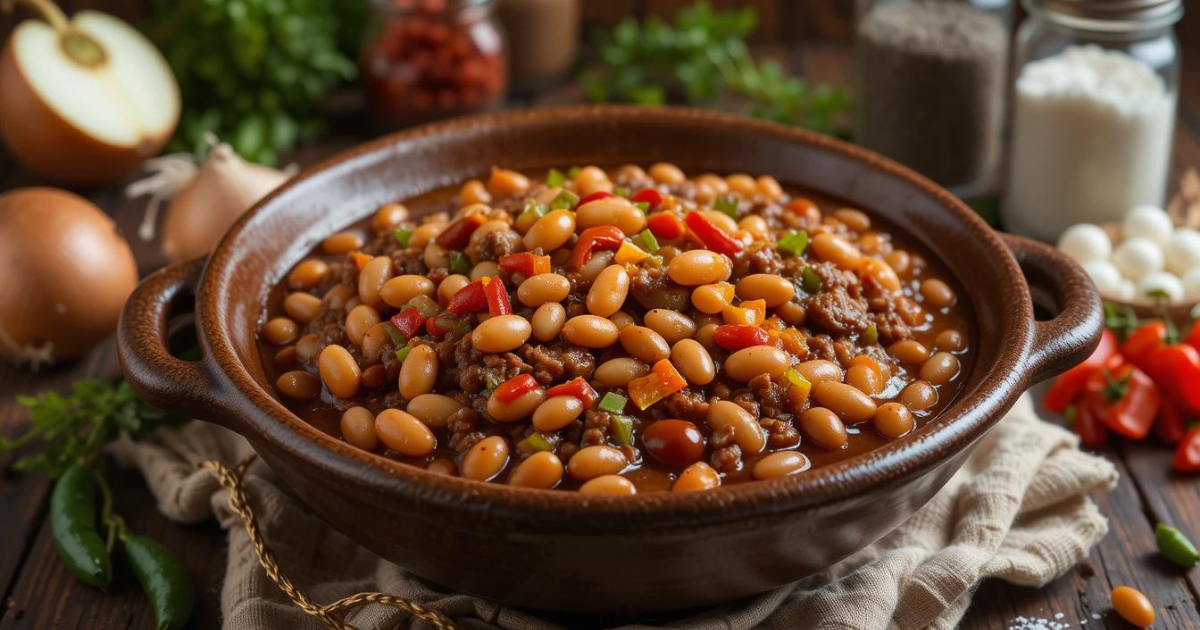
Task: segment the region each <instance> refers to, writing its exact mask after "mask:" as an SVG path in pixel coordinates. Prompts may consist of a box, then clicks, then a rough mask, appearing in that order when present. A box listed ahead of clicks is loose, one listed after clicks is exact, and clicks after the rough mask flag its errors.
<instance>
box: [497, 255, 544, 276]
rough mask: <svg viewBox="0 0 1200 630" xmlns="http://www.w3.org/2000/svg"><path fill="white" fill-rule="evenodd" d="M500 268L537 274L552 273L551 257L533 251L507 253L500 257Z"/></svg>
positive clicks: (526, 273) (527, 274)
mask: <svg viewBox="0 0 1200 630" xmlns="http://www.w3.org/2000/svg"><path fill="white" fill-rule="evenodd" d="M500 268H501V269H503V270H505V271H508V272H511V273H520V274H525V275H526V276H536V275H538V274H539V273H550V257H549V256H538V255H537V254H534V253H533V252H521V253H520V254H506V255H504V256H501V257H500Z"/></svg>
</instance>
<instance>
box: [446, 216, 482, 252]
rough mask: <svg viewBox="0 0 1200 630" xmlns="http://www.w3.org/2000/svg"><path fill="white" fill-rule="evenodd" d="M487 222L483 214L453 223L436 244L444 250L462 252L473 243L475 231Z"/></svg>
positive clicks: (466, 217)
mask: <svg viewBox="0 0 1200 630" xmlns="http://www.w3.org/2000/svg"><path fill="white" fill-rule="evenodd" d="M486 222H487V217H485V216H483V215H482V214H470V215H467V216H465V217H463V218H461V219H459V220H457V221H455V222H454V223H451V224H450V225H449V226H448V227H447V228H446V229H445V230H443V231H442V233H441V234H438V235H437V238H436V239H434V242H435V243H437V244H438V245H439V246H441V247H442V248H444V249H452V250H461V249H462V248H464V247H466V246H467V243H470V242H471V235H472V234H474V233H475V229H476V228H478V227H479V226H481V225H483V224H484V223H486Z"/></svg>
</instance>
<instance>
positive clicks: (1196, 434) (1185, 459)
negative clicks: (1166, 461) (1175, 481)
mask: <svg viewBox="0 0 1200 630" xmlns="http://www.w3.org/2000/svg"><path fill="white" fill-rule="evenodd" d="M1171 468H1174V469H1175V470H1177V471H1179V472H1185V473H1194V472H1200V427H1197V428H1195V429H1192V430H1191V431H1188V432H1187V435H1185V436H1183V439H1182V440H1180V441H1179V446H1177V447H1175V458H1174V459H1172V460H1171Z"/></svg>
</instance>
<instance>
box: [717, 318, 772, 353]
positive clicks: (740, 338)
mask: <svg viewBox="0 0 1200 630" xmlns="http://www.w3.org/2000/svg"><path fill="white" fill-rule="evenodd" d="M713 340H714V341H716V342H717V345H718V346H721V347H722V348H725V349H726V350H728V351H730V352H737V351H738V350H741V349H743V348H749V347H751V346H765V345H767V344H769V343H771V335H770V334H768V333H767V331H765V330H763V329H762V328H759V327H758V326H750V325H748V324H725V325H724V326H718V327H717V331H716V333H715V334H714V335H713Z"/></svg>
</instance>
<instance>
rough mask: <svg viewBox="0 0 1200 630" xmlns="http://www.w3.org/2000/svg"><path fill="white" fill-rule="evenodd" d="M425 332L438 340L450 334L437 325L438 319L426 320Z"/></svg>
mask: <svg viewBox="0 0 1200 630" xmlns="http://www.w3.org/2000/svg"><path fill="white" fill-rule="evenodd" d="M425 331H426V332H428V333H429V334H431V335H433V336H434V337H437V338H438V339H441V338H442V336H444V335H445V334H446V333H447V332H449V331H446V330H442V327H441V326H438V325H437V317H430V318H429V319H427V320H425Z"/></svg>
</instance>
